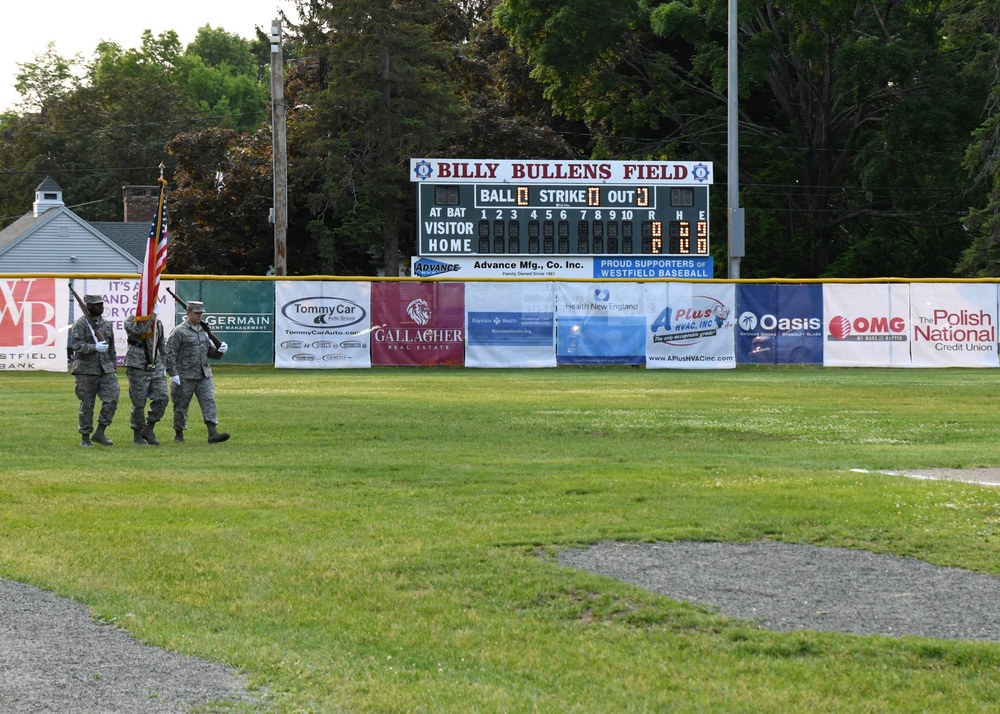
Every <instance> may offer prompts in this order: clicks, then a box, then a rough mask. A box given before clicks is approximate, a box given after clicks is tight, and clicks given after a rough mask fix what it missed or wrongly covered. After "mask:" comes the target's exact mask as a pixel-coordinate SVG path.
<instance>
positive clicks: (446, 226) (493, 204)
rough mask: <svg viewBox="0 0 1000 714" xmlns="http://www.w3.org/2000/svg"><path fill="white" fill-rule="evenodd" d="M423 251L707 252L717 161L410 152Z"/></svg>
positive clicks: (428, 253) (430, 253)
mask: <svg viewBox="0 0 1000 714" xmlns="http://www.w3.org/2000/svg"><path fill="white" fill-rule="evenodd" d="M410 179H411V180H412V181H414V182H416V183H417V184H418V187H417V190H418V193H417V214H418V221H419V226H418V235H419V244H420V254H421V255H422V256H425V257H429V256H444V255H469V256H476V255H543V256H544V255H580V256H582V255H662V256H688V257H690V256H707V255H708V254H709V250H708V247H709V244H708V235H709V231H708V187H709V185H710V184H711V183H712V164H711V162H699V163H696V162H656V161H633V162H629V161H516V160H499V159H496V160H490V159H410Z"/></svg>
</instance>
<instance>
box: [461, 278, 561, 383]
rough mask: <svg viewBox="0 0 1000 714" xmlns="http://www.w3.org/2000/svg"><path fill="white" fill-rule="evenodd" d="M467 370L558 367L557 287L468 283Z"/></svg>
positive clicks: (526, 283) (529, 284)
mask: <svg viewBox="0 0 1000 714" xmlns="http://www.w3.org/2000/svg"><path fill="white" fill-rule="evenodd" d="M465 311H466V317H465V321H466V322H465V333H466V345H465V366H466V367H486V368H491V367H496V368H504V367H555V366H556V329H555V311H556V298H555V289H554V287H553V285H552V283H549V282H518V283H493V282H489V283H481V282H473V283H467V284H466V286H465Z"/></svg>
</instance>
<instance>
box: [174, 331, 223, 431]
mask: <svg viewBox="0 0 1000 714" xmlns="http://www.w3.org/2000/svg"><path fill="white" fill-rule="evenodd" d="M209 349H213V346H212V341H211V340H210V339H209V338H208V333H206V332H205V330H204V329H203V328H202V327H201V326H200V325H199V326H197V327H196V326H195V325H192V324H191V323H190V322H188V321H187V320H184V322H182V323H181V324H180V325H178V326H177V327H175V328H174V331H173V332H171V333H170V339H169V340H167V352H166V363H167V372H169V373H170V376H174V375H177V376H179V377H180V378H181V383H180V384H174V385H171V387H170V399H171V401H172V402H173V403H174V431H183V430H184V429H186V428H187V412H188V406H190V404H191V399H192V397H195V396H197V397H198V406H200V407H201V416H202V418H203V419H204V420H205V423H206V424H211V425H213V426H214V425H216V424H218V423H219V415H218V411H217V409H216V406H215V384H214V382H213V381H212V368H211V367H210V366H209V364H208V352H209Z"/></svg>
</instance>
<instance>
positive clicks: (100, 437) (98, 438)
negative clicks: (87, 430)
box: [91, 424, 115, 446]
mask: <svg viewBox="0 0 1000 714" xmlns="http://www.w3.org/2000/svg"><path fill="white" fill-rule="evenodd" d="M104 429H105V425H104V424H98V425H97V431H95V432H94V436H93V437H92V439H91V441H94V442H96V443H98V444H100V445H101V446H114V445H115V442H113V441H111V439H109V438H108V437H107V436H106V435H105V434H104Z"/></svg>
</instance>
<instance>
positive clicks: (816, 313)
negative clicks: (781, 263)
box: [736, 285, 823, 364]
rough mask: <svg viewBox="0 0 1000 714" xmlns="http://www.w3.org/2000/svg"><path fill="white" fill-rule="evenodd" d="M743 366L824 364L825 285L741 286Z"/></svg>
mask: <svg viewBox="0 0 1000 714" xmlns="http://www.w3.org/2000/svg"><path fill="white" fill-rule="evenodd" d="M736 314H737V316H738V317H737V320H736V360H737V362H739V363H740V364H822V363H823V288H822V286H821V285H737V286H736Z"/></svg>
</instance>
